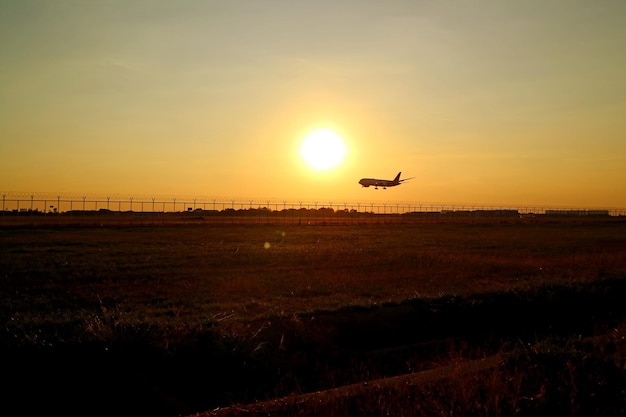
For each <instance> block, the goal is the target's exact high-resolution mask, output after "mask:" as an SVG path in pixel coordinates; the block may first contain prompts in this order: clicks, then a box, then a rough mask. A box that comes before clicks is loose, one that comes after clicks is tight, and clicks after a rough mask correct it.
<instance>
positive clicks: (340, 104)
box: [0, 0, 626, 208]
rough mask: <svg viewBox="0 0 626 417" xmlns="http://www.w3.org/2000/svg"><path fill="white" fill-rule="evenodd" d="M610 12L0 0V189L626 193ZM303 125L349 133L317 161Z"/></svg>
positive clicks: (569, 3)
mask: <svg viewBox="0 0 626 417" xmlns="http://www.w3.org/2000/svg"><path fill="white" fill-rule="evenodd" d="M624 21H626V2H623V1H617V0H606V1H597V2H590V1H586V0H555V1H550V2H546V1H539V0H530V1H524V2H498V1H482V0H479V1H469V0H466V1H437V2H414V1H389V2H379V1H373V0H372V1H359V2H356V1H346V2H331V1H324V0H323V1H318V2H293V1H286V0H283V1H276V0H269V1H264V2H256V1H238V2H225V1H204V2H198V1H190V0H183V1H180V2H170V1H164V0H163V1H161V0H156V1H146V2H132V3H131V2H125V1H117V0H110V1H92V2H66V1H60V2H49V1H36V0H32V1H29V0H27V1H20V2H17V1H16V2H2V3H0V83H2V88H1V89H0V192H2V193H12V192H20V193H43V192H46V193H48V192H49V193H53V194H56V193H61V194H68V193H73V194H77V195H79V194H81V193H88V194H90V195H91V194H101V195H107V194H109V195H110V194H115V195H126V194H127V195H185V196H204V197H209V198H228V199H231V198H236V199H241V200H244V201H248V200H250V199H260V200H265V199H277V200H283V199H287V200H294V201H300V200H318V201H363V202H369V201H403V202H406V201H410V202H450V203H453V202H457V203H468V204H504V205H533V204H538V205H551V206H567V207H581V208H586V207H598V208H602V207H604V208H610V207H626V117H624V115H625V114H626V99H625V97H626V78H625V77H624V74H626V53H624V52H625V50H624V46H625V45H626V26H624V24H623V22H624ZM317 127H326V128H332V129H334V130H335V131H336V132H337V133H338V134H340V135H341V136H342V137H343V138H344V140H345V142H346V146H347V149H348V152H347V156H346V159H345V161H344V163H343V164H341V165H340V166H339V167H337V168H336V169H334V170H331V171H328V172H325V173H319V172H314V171H312V170H311V169H310V168H308V167H307V166H306V165H305V164H304V163H303V161H302V159H301V158H300V155H299V149H298V147H299V144H300V142H301V141H302V139H303V137H304V136H305V135H306V134H307V133H308V132H310V131H311V130H313V129H314V128H317ZM398 171H402V172H403V176H405V177H416V178H414V179H413V180H411V181H409V182H407V183H405V184H403V185H401V186H399V187H394V188H389V189H387V190H380V189H379V190H374V189H373V188H361V187H360V186H359V184H358V180H359V179H360V178H362V177H378V178H387V179H392V178H393V177H394V176H395V175H396V173H397V172H398Z"/></svg>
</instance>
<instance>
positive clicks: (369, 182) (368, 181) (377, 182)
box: [359, 172, 411, 189]
mask: <svg viewBox="0 0 626 417" xmlns="http://www.w3.org/2000/svg"><path fill="white" fill-rule="evenodd" d="M400 174H402V173H401V172H398V175H396V177H395V178H394V179H392V180H381V179H378V178H361V180H360V181H359V184H361V185H362V186H363V187H371V186H374V188H375V189H378V187H383V189H385V188H387V187H395V186H396V185H400V184H402V182H403V181H406V180H410V179H411V178H407V179H404V180H401V179H400Z"/></svg>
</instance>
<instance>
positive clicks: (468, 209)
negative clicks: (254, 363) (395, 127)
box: [1, 193, 626, 217]
mask: <svg viewBox="0 0 626 417" xmlns="http://www.w3.org/2000/svg"><path fill="white" fill-rule="evenodd" d="M1 197H2V200H1V204H2V207H1V209H2V211H1V213H2V215H3V216H8V215H43V214H45V215H50V214H66V215H67V214H81V213H82V214H85V213H88V212H92V213H93V212H117V213H144V214H150V213H153V214H155V213H161V214H164V213H198V212H204V213H213V214H215V213H223V214H228V215H231V216H232V215H236V216H244V215H249V216H252V217H254V216H259V215H266V216H267V215H270V214H271V215H272V216H280V215H282V216H294V215H295V214H297V213H299V214H303V213H306V214H309V215H311V216H312V215H313V214H322V215H324V216H330V215H334V214H339V215H348V214H352V215H359V214H369V215H371V214H376V215H389V216H393V215H424V216H428V215H433V214H443V215H462V214H467V215H470V214H472V215H476V216H479V215H485V214H489V215H495V216H509V215H517V216H534V215H546V214H548V215H567V216H625V215H626V208H606V209H605V208H593V209H590V208H576V207H549V206H537V205H527V206H522V205H494V204H463V203H437V202H394V201H387V202H381V201H372V202H354V201H351V202H333V201H321V200H319V201H290V200H276V199H242V198H237V199H235V198H230V199H228V198H207V197H203V198H194V197H175V196H174V197H156V196H155V197H146V196H140V197H133V196H127V197H126V196H97V195H68V196H63V195H47V194H35V193H32V194H27V193H2V195H1ZM300 217H302V216H300Z"/></svg>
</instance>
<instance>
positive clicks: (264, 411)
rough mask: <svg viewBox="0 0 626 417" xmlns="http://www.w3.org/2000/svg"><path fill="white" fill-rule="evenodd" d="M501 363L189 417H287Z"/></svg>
mask: <svg viewBox="0 0 626 417" xmlns="http://www.w3.org/2000/svg"><path fill="white" fill-rule="evenodd" d="M501 361H502V357H501V356H500V355H494V356H490V357H487V358H483V359H476V360H468V361H462V362H457V363H454V364H452V365H447V366H443V367H439V368H434V369H429V370H426V371H421V372H415V373H410V374H404V375H399V376H394V377H389V378H383V379H377V380H374V381H368V382H361V383H357V384H352V385H347V386H344V387H339V388H334V389H330V390H325V391H318V392H312V393H307V394H300V395H292V396H288V397H284V398H279V399H274V400H269V401H263V402H257V403H253V404H242V405H233V406H231V407H225V408H218V409H215V410H212V411H207V412H203V413H196V414H192V415H190V416H188V417H236V416H255V415H263V416H269V415H281V416H285V415H287V414H286V413H285V412H286V411H287V410H295V409H306V408H308V407H309V405H313V404H315V407H319V406H320V405H321V406H323V405H328V404H331V403H334V402H339V401H341V400H344V399H346V398H354V397H362V396H368V395H372V396H373V395H377V394H378V395H380V394H383V393H385V392H389V391H393V390H397V389H399V388H402V387H406V386H412V387H414V386H417V385H422V384H426V383H436V382H438V381H441V380H443V379H447V378H453V377H458V376H460V375H464V374H469V373H478V372H481V371H485V370H487V369H492V368H495V367H497V366H498V365H499V364H500V363H501Z"/></svg>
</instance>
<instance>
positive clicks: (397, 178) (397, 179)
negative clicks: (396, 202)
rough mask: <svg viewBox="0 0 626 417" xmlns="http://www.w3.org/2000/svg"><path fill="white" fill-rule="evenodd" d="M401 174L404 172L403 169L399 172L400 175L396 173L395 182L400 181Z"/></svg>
mask: <svg viewBox="0 0 626 417" xmlns="http://www.w3.org/2000/svg"><path fill="white" fill-rule="evenodd" d="M400 174H402V171H401V172H398V175H396V177H395V178H394V179H393V182H400Z"/></svg>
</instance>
